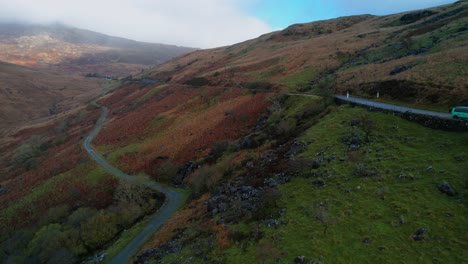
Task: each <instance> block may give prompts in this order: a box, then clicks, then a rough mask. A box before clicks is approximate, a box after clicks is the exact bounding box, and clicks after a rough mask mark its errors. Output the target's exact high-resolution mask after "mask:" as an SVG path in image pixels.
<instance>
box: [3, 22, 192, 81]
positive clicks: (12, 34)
mask: <svg viewBox="0 0 468 264" xmlns="http://www.w3.org/2000/svg"><path fill="white" fill-rule="evenodd" d="M193 50H194V49H192V48H186V47H178V46H174V45H165V44H154V43H144V42H137V41H133V40H128V39H124V38H119V37H111V36H107V35H104V34H101V33H97V32H93V31H89V30H84V29H79V28H74V27H69V26H65V25H62V24H52V25H35V24H15V23H3V24H0V61H4V62H9V63H14V64H19V65H29V66H33V67H40V68H48V69H53V70H54V71H59V72H64V73H73V74H76V73H78V74H81V75H84V74H87V73H97V74H99V75H111V76H116V77H117V76H120V77H121V76H125V75H128V74H129V73H131V72H135V71H140V70H141V69H143V68H147V67H148V66H154V65H159V64H161V63H163V62H165V61H167V60H169V59H172V58H174V57H177V56H180V55H182V54H184V53H188V52H191V51H193Z"/></svg>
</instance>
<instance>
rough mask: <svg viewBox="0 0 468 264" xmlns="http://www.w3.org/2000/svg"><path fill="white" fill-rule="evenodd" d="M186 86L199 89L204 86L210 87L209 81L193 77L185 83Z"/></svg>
mask: <svg viewBox="0 0 468 264" xmlns="http://www.w3.org/2000/svg"><path fill="white" fill-rule="evenodd" d="M185 84H186V85H190V86H194V87H200V86H205V85H211V82H210V80H208V79H207V78H205V77H195V78H192V79H190V80H188V81H186V82H185Z"/></svg>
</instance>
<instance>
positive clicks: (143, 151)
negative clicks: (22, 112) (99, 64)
mask: <svg viewBox="0 0 468 264" xmlns="http://www.w3.org/2000/svg"><path fill="white" fill-rule="evenodd" d="M467 8H468V6H467V2H466V1H459V2H457V3H454V4H452V5H447V6H441V7H435V8H431V9H428V10H420V11H414V12H407V13H403V14H395V15H389V16H383V17H377V16H371V15H362V16H353V17H345V18H338V19H334V20H327V21H319V22H314V23H308V24H298V25H292V26H290V27H288V28H287V29H285V30H282V31H278V32H273V33H270V34H266V35H264V36H261V37H259V38H258V39H253V40H249V41H246V42H243V43H239V44H236V45H233V46H228V47H221V48H216V49H210V50H200V51H195V52H192V53H189V54H186V55H183V56H181V57H178V58H175V59H172V60H170V61H169V62H167V63H165V64H162V65H160V66H157V67H155V68H152V69H148V70H146V71H143V72H141V73H140V74H138V75H134V78H135V79H144V78H147V79H148V80H152V81H151V82H148V83H144V82H136V81H134V80H130V79H126V80H120V81H119V82H118V83H115V86H113V89H112V91H111V92H110V93H107V94H106V95H105V96H103V97H102V98H101V99H100V100H99V104H102V105H105V106H107V107H108V108H109V110H110V112H109V115H108V119H107V121H106V122H105V124H104V126H103V128H102V129H101V131H100V132H99V134H98V135H97V137H96V138H95V140H94V141H93V145H94V146H95V148H96V150H97V151H98V152H99V153H101V154H102V155H103V156H104V157H105V158H106V159H107V160H108V161H109V162H110V163H111V164H113V165H114V166H116V167H118V168H119V169H121V170H123V171H125V172H128V173H130V174H132V175H137V177H138V176H148V177H150V178H151V179H153V180H156V181H158V182H162V183H166V184H171V185H177V186H182V187H184V188H186V189H188V190H189V191H190V197H189V199H188V203H187V204H186V205H185V206H184V207H183V208H181V209H180V210H178V211H177V212H176V213H175V214H174V215H173V216H172V217H171V219H170V220H169V221H167V223H165V225H164V226H163V227H162V228H161V229H160V230H158V231H157V232H156V233H155V234H154V235H153V237H152V238H151V239H150V240H149V241H148V242H147V243H146V244H145V245H144V246H143V247H142V249H141V251H140V252H139V253H138V254H137V263H145V261H148V262H149V263H163V262H164V263H185V262H191V263H242V262H245V263H291V262H293V263H309V261H310V260H312V259H313V260H314V261H315V262H320V263H342V262H343V263H348V262H350V263H362V262H374V261H379V262H383V263H394V262H410V263H412V262H432V263H463V261H465V259H467V257H468V256H467V254H466V250H465V248H466V247H467V243H466V238H467V232H468V229H467V226H466V222H467V219H466V215H468V214H467V209H466V199H465V196H466V195H467V188H466V177H467V176H468V175H466V172H467V171H468V168H467V166H466V164H467V159H468V157H467V155H466V154H465V152H466V151H465V149H466V146H467V145H468V136H467V133H463V132H449V131H439V130H433V129H430V128H426V127H423V126H420V125H418V124H416V123H411V122H409V121H405V120H403V119H400V118H398V117H396V116H393V115H386V114H383V113H377V112H369V111H367V110H366V109H361V108H354V107H351V106H348V105H342V106H338V105H335V104H334V102H333V101H332V100H330V97H329V96H328V95H331V94H333V93H343V92H344V91H346V90H349V91H351V94H352V95H359V96H362V97H374V94H375V92H376V91H377V90H379V91H380V93H381V96H382V98H381V100H384V101H392V102H396V103H399V104H410V105H416V106H419V107H426V108H432V109H434V108H435V109H443V110H446V109H447V108H448V107H450V106H452V105H453V104H464V103H465V102H466V100H467V90H468V89H467V87H466V85H467V83H466V78H465V76H464V73H465V72H466V68H467V65H466V63H465V61H466V55H465V54H467V52H466V47H467V38H466V36H467V35H466V33H467V28H466V23H467V20H466V17H467V16H466V14H467V12H468V11H467ZM154 82H156V83H154ZM289 91H310V92H315V93H318V94H320V95H324V96H311V95H300V94H294V93H288V92H289ZM100 111H101V110H100V109H97V108H95V107H93V106H88V107H86V108H83V111H82V112H80V113H76V114H74V115H69V116H64V117H63V119H60V120H59V121H58V122H56V123H50V124H49V126H46V127H36V128H31V129H27V130H23V131H20V132H18V133H17V134H16V135H15V138H14V139H15V140H16V141H15V144H11V145H10V146H8V148H9V149H8V150H9V151H11V153H13V154H14V155H12V156H11V158H9V159H8V160H5V163H9V165H10V168H9V170H8V172H7V173H5V174H3V175H2V177H1V178H0V188H1V189H0V190H6V191H3V192H2V193H1V194H0V201H1V202H0V205H1V206H0V224H2V225H1V226H0V227H1V228H0V231H1V232H0V238H1V240H2V241H4V242H2V243H1V244H0V259H6V260H8V261H12V262H19V263H22V262H25V263H27V262H33V261H36V262H52V261H55V260H61V261H62V262H64V261H65V262H68V263H74V262H80V260H82V259H85V258H86V256H89V255H93V254H96V253H98V252H101V251H106V252H108V253H109V254H110V255H109V256H107V257H106V258H105V261H108V260H110V259H111V257H112V256H113V255H114V254H116V252H117V251H118V248H121V247H122V245H123V244H124V243H125V241H128V240H129V239H131V235H132V234H135V233H137V232H138V231H139V230H142V228H143V226H142V224H141V223H144V222H145V219H147V218H145V217H146V215H148V214H151V213H153V212H154V211H155V210H157V207H158V205H159V204H160V203H161V202H162V201H161V197H158V195H157V194H155V193H152V192H150V191H148V190H146V189H145V188H143V187H142V186H138V185H137V186H128V183H125V182H118V181H117V180H116V179H115V178H114V177H112V175H108V174H107V173H105V172H104V171H103V170H102V169H100V168H98V167H96V165H95V164H94V163H93V162H91V161H90V160H89V158H87V156H86V153H85V152H84V150H83V149H82V148H81V146H80V145H79V144H81V142H82V140H83V138H84V137H86V135H87V133H88V132H89V131H90V130H91V128H92V127H93V125H94V123H95V121H96V120H97V118H98V117H99V115H100ZM62 124H66V126H62ZM25 153H26V154H27V155H23V154H25ZM64 157H65V158H64ZM129 197H131V198H129ZM36 205H37V206H36ZM18 216H19V217H18ZM138 222H140V224H136V223H138ZM124 230H126V231H124ZM56 241H60V242H61V243H56ZM138 261H139V262H138Z"/></svg>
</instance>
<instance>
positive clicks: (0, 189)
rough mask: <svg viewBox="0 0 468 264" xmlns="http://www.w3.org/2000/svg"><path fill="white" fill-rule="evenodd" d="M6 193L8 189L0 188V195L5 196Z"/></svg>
mask: <svg viewBox="0 0 468 264" xmlns="http://www.w3.org/2000/svg"><path fill="white" fill-rule="evenodd" d="M7 192H8V189H5V188H0V194H5V193H7Z"/></svg>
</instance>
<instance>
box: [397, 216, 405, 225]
mask: <svg viewBox="0 0 468 264" xmlns="http://www.w3.org/2000/svg"><path fill="white" fill-rule="evenodd" d="M398 220H399V221H400V224H404V223H405V218H404V217H403V216H402V215H401V216H400V217H399V219H398Z"/></svg>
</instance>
